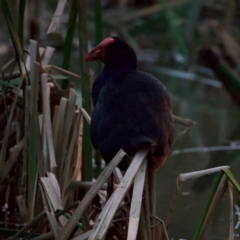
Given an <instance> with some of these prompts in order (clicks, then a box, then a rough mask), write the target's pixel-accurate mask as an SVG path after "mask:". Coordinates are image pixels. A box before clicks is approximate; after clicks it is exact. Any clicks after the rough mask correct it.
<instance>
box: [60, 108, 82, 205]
mask: <svg viewBox="0 0 240 240" xmlns="http://www.w3.org/2000/svg"><path fill="white" fill-rule="evenodd" d="M80 115H81V114H80V112H78V116H77V120H76V122H75V124H74V130H73V135H72V137H71V142H70V145H69V148H68V152H67V158H66V161H65V166H64V170H63V176H64V178H63V179H62V180H63V181H62V194H63V197H64V195H65V190H66V188H67V186H68V184H69V182H70V179H71V178H72V176H69V173H70V168H71V163H72V155H73V150H74V146H75V143H76V141H77V139H78V133H79V122H80V117H81V116H80ZM66 200H67V199H65V198H64V201H63V202H64V203H65V201H66ZM64 205H65V204H64Z"/></svg>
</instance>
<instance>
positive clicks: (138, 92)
mask: <svg viewBox="0 0 240 240" xmlns="http://www.w3.org/2000/svg"><path fill="white" fill-rule="evenodd" d="M169 132H173V124H172V115H171V104H170V99H169V95H168V92H167V90H166V89H165V87H164V86H163V85H162V84H161V83H160V82H159V80H157V79H156V78H154V77H153V76H151V75H149V74H147V73H142V72H134V73H130V74H126V75H124V76H121V77H119V78H117V79H115V80H114V81H112V82H110V83H108V84H107V85H106V86H105V87H104V88H103V89H102V90H101V93H100V96H99V99H98V102H97V104H96V107H95V109H94V111H93V114H92V122H91V139H92V143H93V146H94V147H95V148H99V149H100V152H101V154H102V156H103V158H104V159H105V161H106V162H109V161H110V160H111V159H112V158H113V157H114V155H115V154H116V153H117V151H118V150H119V149H120V148H123V149H124V150H125V151H126V152H127V153H128V154H129V155H130V156H132V155H134V154H135V153H136V151H137V150H139V149H140V148H143V147H148V146H155V148H156V151H157V150H158V151H159V154H165V152H166V145H169V143H170V145H171V142H172V140H171V139H170V141H169V138H172V137H171V136H172V133H170V134H169ZM168 135H169V136H168ZM170 135H171V136H170ZM168 148H169V147H168Z"/></svg>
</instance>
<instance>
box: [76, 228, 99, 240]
mask: <svg viewBox="0 0 240 240" xmlns="http://www.w3.org/2000/svg"><path fill="white" fill-rule="evenodd" d="M91 233H92V230H90V231H87V232H85V233H83V234H81V235H80V236H77V237H75V238H73V239H72V240H85V239H87V238H89V236H90V234H91ZM96 240H97V239H96Z"/></svg>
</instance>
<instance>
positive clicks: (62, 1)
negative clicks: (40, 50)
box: [47, 0, 67, 34]
mask: <svg viewBox="0 0 240 240" xmlns="http://www.w3.org/2000/svg"><path fill="white" fill-rule="evenodd" d="M66 4H67V0H58V5H57V9H56V11H55V13H54V16H53V18H52V21H51V24H50V26H49V28H48V31H47V34H50V33H54V32H56V31H57V29H58V28H59V25H60V21H61V17H62V15H63V12H64V9H65V7H66Z"/></svg>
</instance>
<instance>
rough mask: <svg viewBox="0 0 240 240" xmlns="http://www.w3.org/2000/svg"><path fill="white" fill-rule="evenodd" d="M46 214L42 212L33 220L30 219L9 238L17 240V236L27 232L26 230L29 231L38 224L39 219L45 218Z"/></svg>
mask: <svg viewBox="0 0 240 240" xmlns="http://www.w3.org/2000/svg"><path fill="white" fill-rule="evenodd" d="M45 215H46V212H45V211H42V212H41V213H39V214H38V215H37V216H36V217H35V218H34V219H32V220H31V221H30V222H28V223H27V224H26V225H25V226H24V227H23V228H21V229H20V230H19V231H18V232H17V233H16V234H15V235H14V236H13V237H11V238H10V239H11V240H15V239H18V238H19V236H20V235H21V234H22V233H23V232H25V231H27V230H28V229H30V228H31V227H33V226H34V225H35V224H36V223H38V221H39V220H40V219H42V218H43V217H45Z"/></svg>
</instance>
